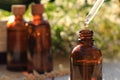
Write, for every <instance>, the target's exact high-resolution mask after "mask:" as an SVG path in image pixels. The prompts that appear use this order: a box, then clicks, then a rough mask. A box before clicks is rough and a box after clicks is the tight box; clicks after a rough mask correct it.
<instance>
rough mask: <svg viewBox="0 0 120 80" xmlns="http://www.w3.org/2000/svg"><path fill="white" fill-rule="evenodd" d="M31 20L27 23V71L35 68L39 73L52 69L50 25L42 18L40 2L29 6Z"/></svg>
mask: <svg viewBox="0 0 120 80" xmlns="http://www.w3.org/2000/svg"><path fill="white" fill-rule="evenodd" d="M31 9H32V15H33V20H32V21H31V22H30V23H29V27H28V32H29V38H28V45H29V51H30V56H29V63H28V71H29V72H32V71H33V70H36V71H37V72H39V73H40V74H43V73H44V72H50V71H52V70H53V61H52V53H51V30H50V25H49V23H48V22H47V21H45V20H44V19H43V16H42V14H43V12H44V7H43V5H42V4H33V5H32V6H31Z"/></svg>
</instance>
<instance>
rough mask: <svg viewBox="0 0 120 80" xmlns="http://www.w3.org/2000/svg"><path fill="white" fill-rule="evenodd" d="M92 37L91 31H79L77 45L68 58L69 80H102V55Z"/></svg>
mask: <svg viewBox="0 0 120 80" xmlns="http://www.w3.org/2000/svg"><path fill="white" fill-rule="evenodd" d="M92 35H93V32H92V31H89V30H82V31H80V42H79V45H77V46H76V47H75V48H74V49H73V51H72V54H71V56H70V70H71V80H102V60H101V57H102V55H101V52H100V50H99V49H98V48H96V47H95V46H94V45H93V39H92Z"/></svg>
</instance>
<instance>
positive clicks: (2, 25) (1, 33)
mask: <svg viewBox="0 0 120 80" xmlns="http://www.w3.org/2000/svg"><path fill="white" fill-rule="evenodd" d="M6 34H7V29H6V21H0V64H6V53H7V47H6V45H7V41H6V40H7V35H6Z"/></svg>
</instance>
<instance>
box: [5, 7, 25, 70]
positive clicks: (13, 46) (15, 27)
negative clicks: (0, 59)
mask: <svg viewBox="0 0 120 80" xmlns="http://www.w3.org/2000/svg"><path fill="white" fill-rule="evenodd" d="M24 12H25V5H12V13H13V14H14V17H15V18H14V21H13V22H11V23H9V24H8V25H7V49H8V53H7V69H8V70H12V71H24V70H26V69H27V28H26V26H25V23H26V22H25V21H24V20H23V14H24Z"/></svg>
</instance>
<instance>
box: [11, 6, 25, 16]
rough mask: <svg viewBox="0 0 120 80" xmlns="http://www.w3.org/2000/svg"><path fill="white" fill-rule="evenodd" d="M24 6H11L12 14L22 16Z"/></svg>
mask: <svg viewBox="0 0 120 80" xmlns="http://www.w3.org/2000/svg"><path fill="white" fill-rule="evenodd" d="M25 10H26V6H25V5H12V13H13V14H14V15H23V14H24V13H25Z"/></svg>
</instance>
